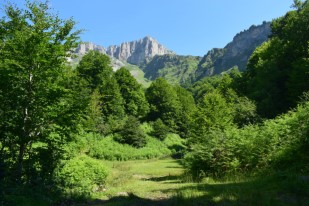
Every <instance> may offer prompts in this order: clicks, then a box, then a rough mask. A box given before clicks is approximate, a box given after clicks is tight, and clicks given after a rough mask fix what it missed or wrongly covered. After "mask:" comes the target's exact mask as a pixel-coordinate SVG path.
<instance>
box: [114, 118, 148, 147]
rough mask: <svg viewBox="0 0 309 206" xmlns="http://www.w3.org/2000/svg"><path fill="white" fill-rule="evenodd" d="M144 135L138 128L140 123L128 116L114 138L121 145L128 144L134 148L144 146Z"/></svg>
mask: <svg viewBox="0 0 309 206" xmlns="http://www.w3.org/2000/svg"><path fill="white" fill-rule="evenodd" d="M145 137H146V136H145V133H144V131H143V130H142V129H141V128H140V122H139V121H138V119H137V118H136V117H133V116H129V117H128V119H127V120H126V121H125V124H124V125H123V128H122V129H121V130H120V131H119V132H118V133H117V135H116V136H115V138H114V139H115V140H116V141H117V142H119V143H122V144H128V145H131V146H133V147H136V148H140V147H143V146H145V145H146V139H145Z"/></svg>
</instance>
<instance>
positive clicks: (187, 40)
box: [1, 0, 293, 56]
mask: <svg viewBox="0 0 309 206" xmlns="http://www.w3.org/2000/svg"><path fill="white" fill-rule="evenodd" d="M1 1H8V0H1ZM11 2H15V3H17V4H20V2H23V0H11ZM292 3H293V1H292V0H254V1H252V0H251V1H249V0H233V1H232V0H50V4H51V7H52V8H53V9H54V10H55V11H58V12H59V15H60V17H61V18H69V17H73V18H74V19H75V20H76V21H77V22H78V25H77V28H81V29H85V32H84V33H83V34H82V36H81V37H82V40H83V41H91V42H93V43H96V44H99V45H102V46H105V47H107V46H109V45H118V44H120V43H121V42H125V41H132V40H137V39H140V38H142V37H144V36H146V35H149V36H152V37H153V38H155V39H157V40H158V41H159V42H160V43H162V44H163V45H165V46H166V47H167V48H169V49H171V50H173V51H175V52H176V53H177V54H181V55H189V54H190V55H199V56H203V55H204V54H206V53H207V51H208V50H210V49H211V48H215V47H216V48H222V47H224V46H225V45H226V44H227V43H228V42H230V41H231V40H232V39H233V37H234V36H235V35H236V34H237V33H239V32H240V31H243V30H245V29H248V28H249V27H250V26H251V25H253V24H255V25H258V24H261V23H262V22H263V21H271V20H272V19H274V18H277V17H280V16H282V15H284V14H285V13H286V12H287V11H289V10H291V8H290V6H291V5H292Z"/></svg>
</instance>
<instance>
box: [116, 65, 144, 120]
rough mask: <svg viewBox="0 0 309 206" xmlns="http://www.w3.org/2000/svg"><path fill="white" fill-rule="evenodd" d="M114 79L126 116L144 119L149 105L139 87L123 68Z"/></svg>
mask: <svg viewBox="0 0 309 206" xmlns="http://www.w3.org/2000/svg"><path fill="white" fill-rule="evenodd" d="M115 78H116V80H117V83H118V85H119V88H120V93H121V95H122V98H123V99H124V107H125V112H126V114H127V115H133V116H135V117H138V118H139V117H144V116H145V115H146V114H147V113H148V111H149V105H148V102H147V100H146V98H145V93H144V91H143V89H142V87H141V85H140V84H139V83H138V82H137V81H136V79H135V78H134V77H133V76H132V75H131V74H130V72H129V70H127V69H126V68H124V67H122V68H120V69H119V70H117V71H116V73H115Z"/></svg>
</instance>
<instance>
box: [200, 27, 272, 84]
mask: <svg viewBox="0 0 309 206" xmlns="http://www.w3.org/2000/svg"><path fill="white" fill-rule="evenodd" d="M270 34H271V28H270V23H266V22H264V23H263V24H262V25H259V26H251V27H250V28H249V29H248V30H245V31H243V32H240V33H238V34H237V35H236V36H235V37H234V38H233V41H232V42H230V43H229V44H227V45H226V46H225V47H224V48H223V49H212V50H210V51H209V52H208V53H207V54H206V55H205V56H204V57H203V58H202V60H201V61H200V63H199V65H198V68H197V70H196V73H195V76H196V78H197V79H201V78H203V77H205V76H212V75H215V74H219V73H221V72H223V71H226V70H229V69H231V68H233V67H237V68H238V69H239V70H240V71H244V70H245V69H246V64H247V61H248V59H249V58H250V56H251V54H252V53H253V51H254V50H255V49H256V47H258V46H259V45H261V44H262V43H263V42H265V41H266V40H267V39H268V36H269V35H270Z"/></svg>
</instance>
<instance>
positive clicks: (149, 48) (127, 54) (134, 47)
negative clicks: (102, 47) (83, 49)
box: [106, 36, 173, 65]
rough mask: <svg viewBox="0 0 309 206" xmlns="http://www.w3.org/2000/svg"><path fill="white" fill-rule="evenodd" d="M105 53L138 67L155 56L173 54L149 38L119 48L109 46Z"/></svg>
mask: <svg viewBox="0 0 309 206" xmlns="http://www.w3.org/2000/svg"><path fill="white" fill-rule="evenodd" d="M106 53H107V54H108V55H110V56H111V57H114V58H116V59H118V60H121V61H126V62H128V63H130V64H134V65H140V64H142V63H144V62H145V61H148V60H149V59H151V58H152V57H154V56H155V55H164V54H173V52H172V51H170V50H168V49H167V48H165V47H164V46H163V45H162V44H159V43H158V41H156V40H155V39H153V38H152V37H149V36H147V37H145V38H143V39H140V40H138V41H132V42H125V43H122V44H121V45H120V46H110V47H108V48H107V51H106Z"/></svg>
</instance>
